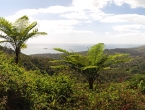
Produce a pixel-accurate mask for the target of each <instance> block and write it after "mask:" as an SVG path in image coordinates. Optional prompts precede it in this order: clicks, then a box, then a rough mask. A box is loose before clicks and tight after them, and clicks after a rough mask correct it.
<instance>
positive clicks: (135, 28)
mask: <svg viewBox="0 0 145 110" xmlns="http://www.w3.org/2000/svg"><path fill="white" fill-rule="evenodd" d="M112 28H113V29H114V30H115V31H119V32H140V29H142V28H145V26H144V25H140V24H131V25H116V26H114V27H112Z"/></svg>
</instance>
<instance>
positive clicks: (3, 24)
mask: <svg viewBox="0 0 145 110" xmlns="http://www.w3.org/2000/svg"><path fill="white" fill-rule="evenodd" d="M36 25H37V22H32V23H30V22H29V18H28V17H27V16H22V17H20V18H19V19H17V20H16V21H15V22H14V23H11V22H9V21H7V20H6V19H5V18H2V17H1V18H0V31H1V32H2V33H1V34H0V38H3V39H5V40H3V41H1V42H9V43H10V44H11V45H12V46H13V47H14V49H15V48H16V47H20V48H22V47H23V46H24V45H25V43H26V41H27V40H28V39H29V38H32V37H36V36H38V35H46V34H47V33H45V32H38V29H37V28H35V27H36Z"/></svg>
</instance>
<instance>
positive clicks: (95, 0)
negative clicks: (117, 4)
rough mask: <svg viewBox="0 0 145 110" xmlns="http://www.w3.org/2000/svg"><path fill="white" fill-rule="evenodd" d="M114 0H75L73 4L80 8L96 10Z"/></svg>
mask: <svg viewBox="0 0 145 110" xmlns="http://www.w3.org/2000/svg"><path fill="white" fill-rule="evenodd" d="M111 2H112V0H73V1H72V6H74V7H75V8H77V9H78V10H93V11H94V10H96V9H99V8H103V7H105V6H106V5H107V4H108V3H111Z"/></svg>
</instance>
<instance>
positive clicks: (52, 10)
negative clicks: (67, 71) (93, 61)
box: [0, 0, 145, 44]
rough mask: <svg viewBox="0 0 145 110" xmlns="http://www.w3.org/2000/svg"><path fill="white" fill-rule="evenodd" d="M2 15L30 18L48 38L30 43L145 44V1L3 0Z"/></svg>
mask: <svg viewBox="0 0 145 110" xmlns="http://www.w3.org/2000/svg"><path fill="white" fill-rule="evenodd" d="M0 10H1V11H0V16H1V17H4V18H6V19H7V20H9V21H11V22H13V21H14V20H16V19H17V18H19V17H21V16H23V15H28V16H29V18H30V21H37V22H38V28H39V31H44V32H47V33H48V36H39V37H37V38H33V39H30V40H28V42H27V43H28V44H32V43H33V44H34V43H45V44H46V43H49V44H64V43H65V44H96V43H99V42H103V43H106V44H145V0H35V1H33V0H1V3H0Z"/></svg>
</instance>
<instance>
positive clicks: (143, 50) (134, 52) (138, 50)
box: [30, 45, 145, 59]
mask: <svg viewBox="0 0 145 110" xmlns="http://www.w3.org/2000/svg"><path fill="white" fill-rule="evenodd" d="M86 52H87V51H82V52H79V53H82V54H85V53H86ZM105 52H107V53H109V54H114V53H126V54H130V55H131V56H145V45H143V46H139V47H135V48H115V49H105ZM60 55H61V54H60V53H55V54H51V53H45V54H32V55H30V56H33V57H49V58H53V59H56V58H60Z"/></svg>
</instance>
